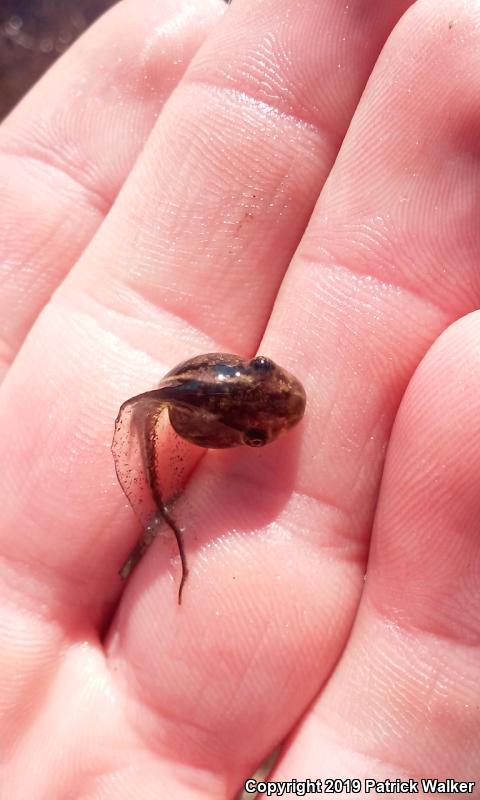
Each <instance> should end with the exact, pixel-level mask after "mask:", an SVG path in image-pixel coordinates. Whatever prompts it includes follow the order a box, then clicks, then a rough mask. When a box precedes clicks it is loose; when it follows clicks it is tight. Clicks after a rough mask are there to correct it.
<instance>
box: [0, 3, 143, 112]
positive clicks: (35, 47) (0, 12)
mask: <svg viewBox="0 0 480 800" xmlns="http://www.w3.org/2000/svg"><path fill="white" fill-rule="evenodd" d="M114 2H115V0H0V119H1V118H2V117H4V116H5V114H7V113H8V111H10V109H11V108H12V107H13V106H14V105H15V103H16V102H17V101H18V100H19V99H20V98H21V97H22V95H24V94H25V92H26V91H27V90H28V89H29V88H30V86H31V85H32V84H33V83H35V81H36V80H37V78H39V77H40V75H41V74H42V72H44V71H45V70H46V69H47V67H49V66H50V64H51V63H52V62H53V61H55V59H56V58H57V57H58V56H59V55H60V54H61V53H63V51H64V50H66V49H67V47H68V46H69V45H70V44H71V43H72V42H73V41H74V40H75V39H76V38H77V36H79V35H80V34H81V33H82V31H84V30H85V28H87V27H88V26H89V25H91V23H92V22H93V21H94V20H95V19H96V18H97V17H98V16H99V15H100V14H101V13H102V12H103V11H105V10H106V9H107V8H109V7H110V6H113V4H114ZM140 6H141V3H140V0H139V7H140Z"/></svg>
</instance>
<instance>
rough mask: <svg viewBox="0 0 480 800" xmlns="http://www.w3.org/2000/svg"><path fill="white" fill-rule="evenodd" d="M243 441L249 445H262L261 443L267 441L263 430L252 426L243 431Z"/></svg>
mask: <svg viewBox="0 0 480 800" xmlns="http://www.w3.org/2000/svg"><path fill="white" fill-rule="evenodd" d="M243 441H244V442H245V444H248V446H249V447H263V445H264V444H266V443H267V434H266V433H265V431H261V430H258V429H256V428H252V429H251V430H249V431H245V436H244V439H243Z"/></svg>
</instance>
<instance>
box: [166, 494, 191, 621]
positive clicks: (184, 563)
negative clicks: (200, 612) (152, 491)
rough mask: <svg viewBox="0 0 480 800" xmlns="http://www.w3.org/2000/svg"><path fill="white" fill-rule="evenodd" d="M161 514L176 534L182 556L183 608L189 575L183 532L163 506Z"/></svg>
mask: <svg viewBox="0 0 480 800" xmlns="http://www.w3.org/2000/svg"><path fill="white" fill-rule="evenodd" d="M160 513H161V515H162V517H163V519H164V520H165V522H166V523H167V525H168V526H169V528H171V530H172V531H173V534H174V536H175V539H176V542H177V547H178V553H179V555H180V563H181V565H182V575H181V578H180V585H179V587H178V605H179V606H181V605H182V591H183V587H184V585H185V581H186V580H187V575H188V567H187V559H186V557H185V548H184V546H183V536H182V532H181V530H180V528H179V527H178V525H177V523H176V522H175V520H174V519H173V517H172V516H171V515H170V512H169V511H168V509H167V508H166V507H165V506H164V505H162V507H161V509H160Z"/></svg>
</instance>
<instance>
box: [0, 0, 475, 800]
mask: <svg viewBox="0 0 480 800" xmlns="http://www.w3.org/2000/svg"><path fill="white" fill-rule="evenodd" d="M409 6H410V3H408V2H392V3H383V2H376V3H374V2H370V3H351V4H349V5H343V6H340V5H339V4H338V3H336V2H333V0H331V1H330V2H325V3H322V4H319V3H318V2H317V0H302V2H301V3H297V2H292V0H282V2H281V3H280V4H279V2H278V0H276V2H273V0H264V1H263V2H261V3H258V2H253V0H235V2H234V5H233V6H232V7H231V8H229V9H228V10H227V12H226V14H225V15H224V17H223V19H222V20H221V21H218V18H219V17H220V16H221V12H222V10H223V7H221V6H220V5H217V4H215V3H210V4H206V3H205V0H202V2H201V3H200V2H198V3H192V2H188V3H184V4H183V5H182V6H177V4H176V3H173V2H172V3H171V4H165V3H158V2H147V3H144V4H143V6H142V14H143V17H142V19H141V20H139V19H138V18H137V17H138V3H133V2H124V3H122V4H120V5H119V6H118V7H116V8H115V9H113V11H112V12H111V13H110V14H109V15H108V16H107V17H105V18H104V20H103V21H101V22H100V23H99V25H98V26H96V27H95V28H94V29H92V30H91V31H90V32H89V33H87V35H86V36H85V37H84V38H83V40H82V41H81V42H80V43H79V44H78V45H76V46H75V47H74V48H73V49H72V50H71V51H70V52H69V53H68V54H67V56H66V57H65V58H64V59H62V61H61V62H60V63H59V64H58V65H57V66H56V67H55V68H54V70H53V71H52V72H51V73H50V74H49V75H48V76H47V77H46V78H45V79H44V81H43V82H42V83H41V84H40V85H39V86H38V87H36V88H35V89H34V90H33V92H32V93H31V94H30V96H29V97H27V98H26V99H25V101H24V102H23V103H22V104H21V106H20V107H19V108H18V109H17V110H16V111H15V113H14V114H13V115H12V116H11V117H10V118H9V119H8V120H7V121H6V122H5V123H4V124H3V126H2V128H1V129H0V150H1V153H2V156H1V161H0V170H1V177H0V185H1V186H2V187H3V190H2V192H3V200H2V209H3V211H2V227H3V234H4V235H3V245H2V247H3V261H4V264H5V265H6V266H5V267H4V276H5V277H4V279H3V282H2V284H1V286H0V303H1V304H2V307H3V309H2V310H3V313H2V314H1V315H0V324H1V332H2V341H3V342H4V362H5V372H6V378H5V381H4V383H3V386H2V389H1V392H0V420H1V421H0V437H1V451H2V452H3V453H4V456H5V458H4V469H3V471H2V474H1V476H0V481H1V483H0V488H1V496H2V507H1V510H0V536H1V539H0V551H1V554H2V560H1V568H0V591H1V598H2V614H1V620H2V627H1V631H0V675H1V682H0V708H1V710H2V717H1V718H2V726H1V728H0V736H1V744H2V752H3V754H4V767H3V775H2V782H1V785H2V788H3V790H4V792H5V796H6V797H8V798H16V797H20V796H26V797H29V798H37V797H38V798H44V797H45V798H47V797H48V798H51V797H63V796H75V797H88V798H104V797H109V798H113V797H115V798H117V797H118V798H123V797H125V798H126V797H132V796H133V797H135V798H147V797H159V796H161V797H162V798H163V797H172V798H178V797H182V798H191V799H192V800H196V798H200V797H208V798H215V797H231V796H232V795H233V794H234V792H235V791H236V790H237V789H238V788H239V787H240V786H241V784H242V783H243V782H244V780H245V779H246V778H247V777H249V776H250V775H251V774H252V772H253V770H254V768H255V767H256V766H257V765H258V764H259V763H260V762H261V761H262V760H263V759H264V758H265V756H266V755H267V754H268V753H269V752H270V751H271V750H272V749H273V748H274V747H275V746H276V745H277V744H278V743H279V742H281V741H282V740H284V739H285V738H286V737H287V736H288V735H289V734H291V736H290V738H289V740H288V744H287V745H286V746H285V748H284V751H283V754H282V758H281V760H280V762H279V764H278V765H277V768H276V771H275V774H274V776H273V778H275V779H279V780H281V779H287V778H288V779H290V778H299V779H301V778H303V777H305V776H308V777H313V778H319V779H325V778H329V777H336V778H353V777H359V778H365V777H374V778H378V779H382V778H386V777H400V778H403V777H405V776H407V777H410V776H446V775H452V774H453V775H454V776H455V777H458V778H463V779H465V780H467V779H473V777H474V776H475V773H476V769H477V764H478V755H477V752H476V748H478V744H477V743H476V741H475V737H474V732H475V731H476V730H478V714H479V710H478V704H477V703H476V691H477V689H476V687H477V684H478V654H477V649H478V648H476V647H475V645H476V644H477V643H478V631H479V623H478V618H479V613H478V611H479V600H478V590H477V586H478V563H479V561H478V546H479V545H478V535H477V517H478V515H477V513H476V511H477V503H478V500H477V496H478V491H477V483H476V471H477V470H476V463H477V461H476V455H475V454H476V446H475V445H476V431H477V427H478V419H479V418H480V415H479V413H478V410H479V405H480V403H479V399H478V392H476V387H477V384H478V375H479V369H480V368H479V358H478V353H479V348H480V334H479V324H478V314H476V313H474V314H472V315H470V316H468V317H466V318H465V319H463V320H461V321H460V322H457V323H456V324H454V325H453V326H452V327H450V328H449V329H448V330H447V331H446V332H445V333H444V334H443V335H442V336H441V337H440V339H439V340H438V342H436V344H435V345H434V346H433V348H432V350H431V351H430V352H429V353H428V354H427V356H426V357H425V359H424V361H423V362H422V364H421V366H420V367H419V368H418V372H417V373H416V375H415V377H414V378H413V381H412V382H411V384H410V386H409V388H408V390H407V393H406V395H405V399H404V401H403V404H402V407H401V410H400V412H399V414H398V417H397V421H396V423H395V428H394V431H393V435H392V438H391V441H390V445H389V451H388V459H387V463H386V467H385V472H384V478H383V482H382V488H381V492H380V498H379V503H378V507H377V499H378V493H379V484H380V478H381V474H382V469H383V464H384V455H385V451H386V447H387V443H388V441H389V438H390V434H391V429H392V424H393V420H394V418H395V415H396V413H397V409H398V406H399V403H400V400H401V398H402V395H403V394H404V393H405V389H406V386H407V383H408V382H409V380H410V377H411V375H412V373H413V371H414V370H415V368H416V366H417V365H418V363H419V361H420V360H421V359H422V356H423V355H424V353H425V352H426V350H427V349H428V348H429V346H430V345H431V343H432V342H433V341H434V340H435V339H436V338H437V337H438V336H439V335H440V334H441V333H442V331H444V330H445V329H446V328H447V326H449V325H450V323H452V322H453V321H454V320H456V319H457V318H459V317H461V316H462V315H464V314H465V313H466V312H468V311H470V310H472V309H474V308H475V307H476V306H477V304H478V294H479V287H478V280H477V260H478V222H477V219H476V202H475V200H476V185H475V184H476V181H475V177H476V170H477V162H476V141H477V125H478V121H477V116H478V114H477V110H476V108H477V105H478V104H476V97H477V80H476V77H477V75H478V70H479V58H480V56H479V53H480V48H479V46H478V45H479V42H478V38H479V36H480V26H479V25H478V22H479V13H480V12H479V10H478V6H476V5H475V4H474V3H473V2H466V3H465V4H463V5H462V7H461V9H460V10H459V8H458V4H454V3H452V2H446V3H443V4H441V7H439V4H438V3H434V2H433V1H432V0H428V2H423V0H420V2H417V3H415V4H414V5H413V6H412V7H411V8H410V10H407V9H408V8H409ZM404 12H406V13H405V16H404V18H403V19H401V21H400V23H399V25H398V27H397V28H396V29H395V31H394V32H393V33H392V34H391V36H390V38H389V39H388V41H387V43H386V44H385V46H384V47H383V44H384V42H385V40H386V39H387V37H388V36H389V33H390V31H391V29H392V28H393V26H394V25H395V23H396V21H397V19H399V18H400V17H401V16H402V14H403V13H404ZM174 20H176V21H174ZM207 34H208V38H207V39H206V42H205V44H204V45H203V47H201V49H200V50H199V52H198V53H197V55H196V56H195V57H194V59H193V61H192V63H191V65H190V67H189V69H188V70H187V73H186V75H185V77H184V78H183V79H182V80H181V82H180V83H179V85H178V87H177V88H176V89H174V86H175V84H176V82H177V81H178V80H179V79H180V78H181V75H182V73H183V70H184V69H185V66H186V63H187V62H188V61H189V59H190V57H191V56H192V54H193V52H194V51H195V50H196V48H197V46H198V45H199V44H200V41H201V39H202V38H203V37H204V36H206V35H207ZM382 47H383V49H382ZM380 51H382V52H381V55H380V57H379V59H378V61H377V58H378V55H379V53H380ZM375 62H377V63H375ZM370 73H371V77H370V81H369V84H368V87H367V88H366V90H365V92H364V93H363V95H362V91H363V89H364V85H365V83H366V81H367V79H368V78H369V76H370ZM173 89H174V91H173V93H172V94H171V96H170V98H169V99H168V101H167V102H166V104H165V106H164V108H163V109H162V111H161V113H160V115H159V118H158V120H157V122H156V123H155V125H154V120H155V117H156V115H157V112H158V110H159V108H160V105H161V104H162V102H163V101H164V99H165V98H166V96H167V95H168V94H169V92H170V90H173ZM361 95H362V97H361V99H360V96H361ZM354 112H355V116H354V118H353V120H352V116H353V114H354ZM347 128H348V133H347V134H346V136H345V133H346V131H347ZM344 136H345V140H344V142H343V146H342V149H341V151H340V153H339V154H338V156H337V153H338V150H339V146H340V143H341V142H342V140H343V137H344ZM147 137H148V138H147ZM140 151H142V152H141V155H140V157H139V158H138V160H137V161H135V159H136V156H137V155H138V153H139V152H140ZM335 159H336V160H335ZM334 161H335V164H334V166H333V168H332V164H333V162H334ZM327 176H328V181H327V183H326V184H325V185H324V182H325V180H326V178H327ZM317 198H318V202H317V204H316V207H315V209H314V205H315V202H316V201H317ZM307 223H308V227H307ZM305 229H306V230H305ZM287 267H288V271H287ZM280 284H281V288H280ZM56 287H58V289H57V290H56V292H55V294H54V296H53V298H52V299H51V301H50V302H47V301H48V299H49V296H50V294H51V292H52V291H53V290H54V289H56ZM40 311H41V314H40V316H39V317H38V319H36V321H35V322H34V320H35V317H36V316H37V314H38V313H39V312H40ZM27 333H28V336H27ZM257 349H258V350H259V351H260V352H262V353H264V354H266V355H269V356H271V357H272V358H274V359H275V360H276V361H278V362H279V363H280V364H282V366H285V367H286V368H287V369H291V370H292V371H293V372H294V373H295V374H296V375H297V376H298V377H299V378H300V379H301V380H302V382H303V383H304V385H305V388H306V391H307V398H308V406H307V413H306V416H305V420H304V423H303V424H302V425H301V426H300V427H299V428H298V429H297V430H296V431H295V432H292V433H291V434H289V435H288V437H285V438H283V439H282V440H279V441H278V442H276V443H274V444H272V445H270V446H269V447H268V448H265V449H263V450H261V451H251V450H247V449H246V448H239V449H236V450H234V451H228V452H210V453H208V454H207V455H206V457H205V458H204V459H203V460H202V462H201V463H200V464H199V465H198V468H197V469H196V470H195V472H194V473H193V474H192V476H191V478H190V480H189V484H188V489H187V491H186V493H185V497H184V498H182V499H181V500H180V501H179V502H178V505H177V511H176V513H177V516H178V519H179V520H180V521H181V522H182V525H183V527H184V528H185V540H186V546H187V558H188V563H189V569H190V577H189V581H188V583H187V585H186V587H185V592H184V595H183V602H182V606H181V608H179V607H178V605H177V601H176V590H177V583H178V574H179V569H178V559H177V558H176V553H175V549H174V543H173V542H172V544H171V545H170V544H169V543H168V542H166V541H165V540H163V539H162V540H159V541H157V542H155V544H154V545H153V546H152V548H151V550H150V552H149V553H148V557H146V558H145V559H144V560H143V561H142V562H141V563H140V564H139V566H138V567H137V569H136V571H135V573H134V574H133V575H132V577H131V579H130V580H129V582H128V584H127V585H126V586H125V585H123V584H122V583H121V581H120V580H119V578H118V574H117V572H118V568H119V566H120V565H121V563H122V561H123V560H124V558H125V556H126V554H127V552H128V551H129V549H130V548H131V546H132V544H133V543H134V541H135V540H136V539H137V537H138V533H139V531H138V525H137V523H136V520H135V518H134V515H133V513H132V511H131V509H130V508H129V507H128V506H127V504H126V502H125V498H124V497H123V495H122V492H121V490H120V488H119V487H118V484H117V482H116V479H115V475H114V469H113V461H112V457H111V453H110V442H111V437H112V430H113V420H114V418H115V415H116V413H117V410H118V407H119V405H120V403H121V402H122V401H123V400H125V399H126V398H127V397H129V396H130V395H133V394H135V393H136V392H138V391H143V390H145V389H147V388H149V387H152V388H153V386H154V385H155V383H156V382H157V381H158V380H159V378H160V377H161V376H162V375H163V374H164V372H165V371H166V370H167V368H169V367H172V366H174V365H175V364H176V363H178V362H179V361H181V360H182V359H183V358H186V357H188V356H190V355H195V354H197V353H202V352H209V351H227V352H238V353H240V354H242V355H250V354H253V353H254V352H256V351H257ZM7 367H8V371H7ZM375 512H376V514H375ZM374 517H375V521H374ZM373 523H374V532H373V540H372V546H371V548H370V552H369V546H370V533H371V529H372V524H373ZM170 548H171V549H170ZM367 558H368V579H367V582H366V585H364V573H365V570H366V565H367ZM327 679H329V680H328V684H326V681H327ZM309 706H310V708H309V710H308V711H307V708H308V707H309ZM302 715H304V716H303V719H302V722H301V723H300V725H298V726H297V727H296V728H295V730H294V726H296V725H297V723H298V721H299V719H300V717H301V716H302ZM477 771H478V770H477Z"/></svg>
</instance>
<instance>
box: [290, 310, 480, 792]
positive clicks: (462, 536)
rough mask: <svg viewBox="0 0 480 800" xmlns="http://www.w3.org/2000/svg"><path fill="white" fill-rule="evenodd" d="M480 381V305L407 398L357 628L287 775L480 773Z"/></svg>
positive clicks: (451, 333) (451, 332)
mask: <svg viewBox="0 0 480 800" xmlns="http://www.w3.org/2000/svg"><path fill="white" fill-rule="evenodd" d="M479 387H480V315H479V314H478V312H477V313H474V314H471V315H469V316H467V317H465V318H464V319H462V320H460V321H459V322H457V323H456V324H455V325H452V326H451V327H450V328H449V329H448V330H447V331H446V332H445V333H444V334H443V335H442V336H441V337H440V339H439V340H438V341H437V342H436V343H435V345H434V346H433V348H432V349H431V350H430V351H429V353H428V354H427V356H426V358H425V359H424V361H423V362H422V364H421V365H420V367H419V369H418V370H417V372H416V373H415V376H414V378H413V380H412V382H411V384H410V386H409V388H408V391H407V394H406V396H405V399H404V401H403V402H402V406H401V409H400V411H399V414H398V417H397V419H396V421H395V427H394V431H393V435H392V439H391V443H390V446H389V450H388V458H387V464H386V469H385V474H384V479H383V482H382V491H381V496H380V502H379V507H378V512H377V515H376V519H375V531H374V536H373V542H372V548H371V553H370V558H369V564H368V575H367V584H366V591H365V594H364V596H363V598H362V603H361V607H360V613H359V616H358V619H357V621H356V624H355V628H354V631H353V634H352V638H351V640H350V642H349V645H348V648H347V650H346V652H345V653H344V655H343V657H342V660H341V662H340V665H339V668H338V670H337V671H336V673H335V675H334V677H333V678H332V679H331V680H330V682H329V684H328V686H327V688H326V690H325V691H324V693H323V695H322V697H321V699H320V701H319V703H318V704H317V706H316V707H315V709H314V712H313V713H311V714H310V715H309V716H308V718H307V720H306V721H305V723H304V724H303V725H302V726H301V728H300V731H299V733H298V735H297V736H296V737H295V739H294V741H293V744H292V746H291V747H290V748H289V750H288V752H287V754H286V757H285V759H284V761H283V763H282V764H281V767H280V769H279V773H278V777H281V776H284V777H285V776H286V775H295V776H298V775H301V776H303V775H310V774H312V773H313V774H315V775H318V776H319V777H326V776H327V775H328V776H330V777H331V776H334V775H335V776H337V775H338V776H339V777H342V778H343V777H353V776H356V777H360V778H364V777H374V778H377V779H385V778H387V777H392V775H393V774H394V775H396V776H398V777H400V778H404V777H407V778H408V777H413V778H414V779H417V780H418V779H419V778H421V777H424V778H425V777H428V776H434V777H437V778H439V779H442V778H443V779H445V778H447V777H456V778H458V779H461V780H464V781H468V780H475V779H476V778H478V760H479V755H480V753H479V746H478V741H477V737H476V736H475V732H476V731H477V730H478V725H479V721H480V719H479V714H480V711H479V708H478V703H477V702H476V698H477V697H478V681H479V676H480V658H479V654H478V642H479V639H480V597H479V595H478V570H479V566H480V541H479V538H478V515H479V499H478V498H479V491H478V475H479V469H480V457H479V454H478V447H477V446H476V443H477V441H478V436H479V435H480V425H479V419H480V391H479ZM345 698H348V702H347V703H345ZM392 766H393V768H392ZM420 793H421V785H420Z"/></svg>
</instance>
